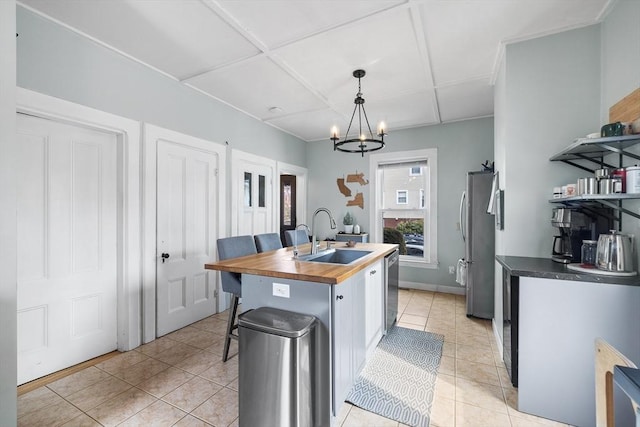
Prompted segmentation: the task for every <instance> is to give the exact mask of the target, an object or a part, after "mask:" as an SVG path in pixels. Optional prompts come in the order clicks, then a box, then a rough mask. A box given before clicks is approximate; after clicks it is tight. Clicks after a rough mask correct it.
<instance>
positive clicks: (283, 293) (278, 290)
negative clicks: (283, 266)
mask: <svg viewBox="0 0 640 427" xmlns="http://www.w3.org/2000/svg"><path fill="white" fill-rule="evenodd" d="M273 296H274V297H280V298H289V285H285V284H284V283H274V284H273Z"/></svg>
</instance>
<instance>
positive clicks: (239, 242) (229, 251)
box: [218, 236, 257, 362]
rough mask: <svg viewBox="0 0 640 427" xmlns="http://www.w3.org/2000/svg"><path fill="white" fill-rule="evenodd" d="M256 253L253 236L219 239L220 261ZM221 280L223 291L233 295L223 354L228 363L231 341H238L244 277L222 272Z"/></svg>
mask: <svg viewBox="0 0 640 427" xmlns="http://www.w3.org/2000/svg"><path fill="white" fill-rule="evenodd" d="M255 253H257V250H256V244H255V242H254V240H253V236H237V237H226V238H224V239H218V259H219V260H221V261H222V260H225V259H230V258H237V257H241V256H245V255H251V254H255ZM220 278H221V280H222V290H223V291H225V292H228V293H230V294H231V307H229V318H228V320H227V333H226V336H225V339H224V351H223V353H222V361H223V362H226V361H227V358H228V356H229V346H230V345H231V339H235V340H237V339H238V335H236V334H234V333H233V331H234V330H236V329H238V324H237V323H236V314H237V311H238V300H239V299H240V298H241V297H242V275H241V274H237V273H229V272H227V271H221V272H220Z"/></svg>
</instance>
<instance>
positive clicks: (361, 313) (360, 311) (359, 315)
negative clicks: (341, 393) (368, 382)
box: [351, 270, 368, 380]
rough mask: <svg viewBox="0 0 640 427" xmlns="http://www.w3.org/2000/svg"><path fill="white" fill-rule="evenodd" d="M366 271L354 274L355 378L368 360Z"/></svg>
mask: <svg viewBox="0 0 640 427" xmlns="http://www.w3.org/2000/svg"><path fill="white" fill-rule="evenodd" d="M365 272H366V270H365V271H361V272H360V273H358V274H357V275H355V276H353V279H352V282H353V289H352V293H353V298H352V301H353V305H352V308H351V312H352V316H353V327H352V338H351V340H352V343H353V362H352V363H353V376H354V380H355V378H356V377H357V376H358V374H359V373H360V371H361V370H362V368H364V363H365V362H366V360H367V337H366V319H365V317H366V316H365V310H366V302H365V298H366V296H365V295H366V294H365V288H366V282H367V279H366V276H368V275H366V274H365Z"/></svg>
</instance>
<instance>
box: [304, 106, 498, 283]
mask: <svg viewBox="0 0 640 427" xmlns="http://www.w3.org/2000/svg"><path fill="white" fill-rule="evenodd" d="M387 138H388V143H387V145H386V147H385V148H384V150H385V151H387V152H391V151H406V150H417V149H426V148H437V149H438V212H437V215H438V249H437V250H438V260H439V266H438V268H437V269H423V268H410V267H402V268H401V269H400V280H401V281H408V282H414V283H421V284H431V285H440V286H453V287H456V288H459V285H457V284H456V283H455V276H454V275H451V274H449V271H448V266H450V265H452V266H455V265H456V262H457V260H458V259H459V258H462V257H463V256H464V246H463V243H462V240H461V239H460V233H459V231H458V230H457V229H456V223H457V222H458V208H459V203H460V195H461V194H462V191H464V188H465V185H466V172H468V171H472V170H480V169H481V164H482V163H484V161H485V160H489V161H493V119H492V118H484V119H477V120H467V121H462V122H457V123H450V124H445V125H438V126H426V127H420V128H413V129H404V130H393V129H391V130H390V131H389V135H388V137H387ZM387 138H385V139H387ZM307 166H308V168H309V206H308V212H309V215H312V214H313V212H314V211H315V210H316V208H318V207H320V206H325V207H328V208H329V209H331V211H332V212H333V214H334V216H335V217H336V221H337V222H338V229H340V230H341V229H342V217H343V216H344V214H345V213H346V212H347V207H346V206H345V205H346V202H347V200H348V199H347V198H345V197H344V196H343V195H342V194H341V193H340V192H339V191H338V187H337V185H336V179H338V178H342V177H346V175H347V174H350V173H351V174H352V173H355V172H356V171H357V172H364V174H365V178H366V179H370V171H369V157H368V155H365V157H364V158H362V157H361V156H360V155H358V154H347V153H341V152H334V151H333V146H332V144H331V141H329V140H328V139H327V141H326V142H317V143H310V144H309V145H308V149H307ZM369 187H370V186H369V185H367V186H364V187H361V190H359V191H362V192H363V193H364V209H360V208H359V207H355V208H354V207H350V208H348V210H349V211H350V212H351V213H352V214H353V215H354V216H355V218H356V222H357V223H358V224H360V225H361V227H362V231H369V209H370V204H371V200H372V199H371V194H370V188H369ZM357 188H358V187H351V189H352V191H354V190H355V189H357ZM308 221H311V218H308ZM317 222H318V225H319V227H318V228H319V229H320V233H319V234H320V235H321V236H323V237H333V235H334V234H335V231H331V230H330V229H329V227H328V221H327V220H326V218H323V217H321V216H318V221H317ZM307 224H308V225H311V223H310V222H307Z"/></svg>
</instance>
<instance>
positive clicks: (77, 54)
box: [17, 7, 306, 166]
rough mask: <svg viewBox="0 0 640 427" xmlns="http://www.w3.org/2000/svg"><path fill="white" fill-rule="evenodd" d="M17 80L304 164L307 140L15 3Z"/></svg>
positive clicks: (49, 92)
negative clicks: (187, 85) (259, 119)
mask: <svg viewBox="0 0 640 427" xmlns="http://www.w3.org/2000/svg"><path fill="white" fill-rule="evenodd" d="M17 29H18V32H19V33H20V37H19V38H18V54H17V55H18V58H17V60H18V77H17V79H18V86H20V87H23V88H27V89H31V90H34V91H37V92H41V93H44V94H47V95H51V96H55V97H58V98H62V99H66V100H69V101H72V102H75V103H78V104H82V105H87V106H89V107H93V108H96V109H98V110H102V111H106V112H109V113H113V114H117V115H120V116H123V117H127V118H130V119H134V120H138V121H144V122H147V123H152V124H155V125H158V126H161V127H164V128H168V129H172V130H175V131H178V132H183V133H185V134H188V135H192V136H196V137H199V138H203V139H207V140H210V141H213V142H216V143H220V144H224V143H225V141H228V142H229V145H230V146H231V147H232V148H237V149H240V150H243V151H247V152H250V153H254V154H257V155H262V156H264V157H268V158H271V159H277V160H280V161H284V162H287V163H291V164H294V165H299V166H305V145H306V144H305V143H303V142H302V141H300V140H299V139H297V138H295V137H293V136H291V135H289V134H286V133H284V132H281V131H279V130H277V129H275V128H273V127H271V126H268V125H265V124H264V123H261V122H260V121H258V120H256V119H253V118H251V117H249V116H247V115H245V114H242V113H240V112H239V111H237V110H234V109H232V108H231V107H229V106H227V105H225V104H222V103H221V102H219V101H216V100H214V99H213V98H210V97H208V96H205V95H203V94H201V93H200V92H197V91H195V90H193V89H190V88H188V87H186V86H184V85H182V84H180V83H178V82H177V81H175V80H173V79H171V78H169V77H166V76H164V75H162V74H160V73H158V72H155V71H153V70H151V69H150V68H148V67H146V66H144V65H141V64H139V63H137V62H135V61H132V60H130V59H129V58H126V57H124V56H122V55H120V54H118V53H116V52H114V51H112V50H110V49H107V48H105V47H103V46H101V45H99V44H97V43H94V42H92V41H91V40H89V39H87V38H85V37H83V36H80V35H78V34H77V33H75V32H73V31H71V30H68V29H66V28H64V27H61V26H60V25H57V24H55V23H53V22H51V21H49V20H47V19H45V18H43V17H41V16H39V15H37V14H34V13H33V12H30V11H28V10H26V9H23V8H21V7H18V10H17Z"/></svg>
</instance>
